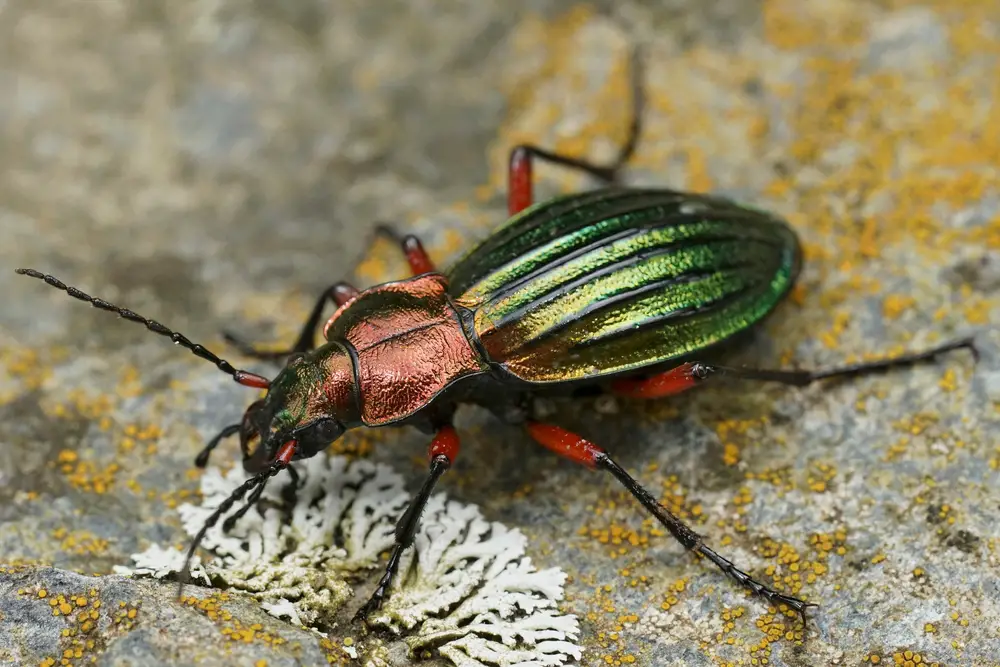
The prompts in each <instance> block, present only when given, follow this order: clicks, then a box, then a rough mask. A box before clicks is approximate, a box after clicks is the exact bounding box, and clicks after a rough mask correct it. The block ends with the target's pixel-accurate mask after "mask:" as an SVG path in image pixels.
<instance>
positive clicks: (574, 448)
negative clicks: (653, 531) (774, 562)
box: [527, 421, 814, 622]
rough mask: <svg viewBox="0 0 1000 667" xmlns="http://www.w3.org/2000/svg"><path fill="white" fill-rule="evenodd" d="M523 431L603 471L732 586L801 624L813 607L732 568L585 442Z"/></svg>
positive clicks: (531, 425) (552, 430)
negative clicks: (786, 610) (790, 613)
mask: <svg viewBox="0 0 1000 667" xmlns="http://www.w3.org/2000/svg"><path fill="white" fill-rule="evenodd" d="M527 428H528V433H529V434H530V435H531V437H532V438H533V439H535V440H536V441H537V442H539V443H540V444H541V445H543V446H544V447H546V448H548V449H551V450H552V451H554V452H556V453H557V454H559V455H561V456H565V457H566V458H568V459H570V460H571V461H575V462H577V463H582V464H584V465H586V466H588V467H589V468H592V469H599V470H605V471H607V472H609V473H611V474H612V475H613V476H614V477H615V478H616V479H617V480H618V481H619V482H620V483H621V484H622V486H624V487H625V488H626V489H628V491H629V493H631V494H632V495H633V496H634V497H635V499H636V500H638V501H639V502H640V503H641V504H642V506H643V507H644V508H646V511H647V512H649V513H650V514H652V515H653V517H654V518H656V520H657V521H659V522H660V523H661V524H663V526H664V527H665V528H666V529H667V530H669V531H670V534H671V535H673V536H674V539H676V540H677V541H678V542H680V543H681V544H682V545H683V546H684V548H685V549H688V550H689V551H695V552H697V553H699V554H701V555H702V556H704V557H705V558H707V559H709V560H710V561H712V562H713V563H715V565H716V566H717V567H718V568H719V569H720V570H722V571H723V572H724V573H725V574H726V575H728V576H729V577H731V578H732V579H733V580H734V581H735V582H736V583H738V584H740V585H741V586H743V587H745V588H747V589H749V590H750V591H752V592H753V593H755V594H757V595H760V596H761V597H764V598H765V599H767V601H768V602H770V603H772V604H774V605H775V606H778V605H782V604H785V605H788V606H789V607H791V608H792V609H794V610H795V611H797V612H799V614H801V615H802V620H803V622H805V610H806V608H807V607H811V606H814V605H812V604H810V603H808V602H805V601H803V600H799V599H798V598H793V597H791V596H788V595H782V594H781V593H778V592H777V591H775V590H773V589H771V588H769V587H768V586H765V585H764V584H762V583H760V582H759V581H756V580H755V579H753V578H752V577H751V576H750V575H749V574H747V573H746V572H744V571H742V570H740V569H739V568H737V567H736V566H735V565H733V563H732V561H730V560H728V559H727V558H723V557H722V556H720V555H719V554H717V553H716V552H715V551H713V550H712V549H710V548H708V547H707V546H705V543H704V541H702V538H701V536H700V535H699V534H698V533H696V532H694V531H693V530H691V529H690V528H689V527H688V526H687V525H686V524H685V523H684V522H683V521H681V520H680V518H679V517H677V516H676V515H675V514H673V513H672V512H671V511H670V510H668V509H667V508H666V507H664V506H663V505H661V504H660V503H659V502H658V501H657V500H656V498H655V497H653V495H652V494H651V493H650V492H649V491H647V490H646V489H644V488H643V487H642V485H640V484H639V482H637V481H636V480H635V478H633V477H632V476H631V475H629V474H628V473H627V472H626V471H625V469H624V468H622V467H621V466H620V465H618V464H617V463H615V461H614V460H613V459H612V458H611V457H610V456H608V454H607V452H605V451H604V450H603V449H602V448H600V447H598V446H597V445H595V444H594V443H592V442H590V441H589V440H586V439H584V438H581V437H580V436H578V435H576V434H575V433H571V432H570V431H567V430H565V429H561V428H559V427H558V426H551V425H549V424H542V423H539V422H534V421H529V422H528V424H527Z"/></svg>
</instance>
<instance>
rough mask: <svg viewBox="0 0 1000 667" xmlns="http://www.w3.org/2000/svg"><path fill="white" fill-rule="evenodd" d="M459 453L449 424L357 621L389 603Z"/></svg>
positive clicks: (441, 433) (430, 449)
mask: <svg viewBox="0 0 1000 667" xmlns="http://www.w3.org/2000/svg"><path fill="white" fill-rule="evenodd" d="M458 450H459V441H458V434H456V433H455V429H454V427H452V426H450V425H448V426H444V427H443V428H441V429H440V430H438V432H437V435H435V436H434V439H433V440H432V441H431V444H430V447H428V448H427V456H428V458H430V470H429V471H428V473H427V478H426V479H425V480H424V484H423V486H421V487H420V490H419V491H418V492H417V495H416V496H414V497H413V500H411V501H410V504H409V506H408V507H407V508H406V511H405V512H403V516H401V517H400V518H399V521H398V522H397V523H396V541H395V544H393V546H392V552H391V553H390V554H389V563H388V565H386V568H385V574H383V575H382V578H381V579H379V582H378V585H377V586H376V587H375V592H374V593H372V596H371V598H369V600H368V602H366V603H365V604H364V606H362V607H361V609H359V610H358V613H356V614H355V615H354V619H355V620H358V619H362V618H365V617H367V616H368V615H369V614H371V613H372V612H374V611H377V610H378V609H379V608H380V607H381V606H382V601H383V600H385V596H386V594H388V592H389V587H390V586H391V584H392V579H393V577H394V576H396V571H397V570H398V569H399V560H400V557H401V556H402V555H403V550H404V549H406V548H407V547H408V546H410V545H411V544H413V537H414V535H416V532H417V526H418V525H419V523H420V515H421V514H423V511H424V507H425V506H426V505H427V500H428V499H429V498H430V495H431V492H432V491H433V490H434V486H435V485H436V484H437V481H438V480H439V479H440V478H441V475H443V474H444V473H445V472H446V471H447V470H448V468H450V467H451V464H452V463H454V462H455V459H456V458H457V457H458Z"/></svg>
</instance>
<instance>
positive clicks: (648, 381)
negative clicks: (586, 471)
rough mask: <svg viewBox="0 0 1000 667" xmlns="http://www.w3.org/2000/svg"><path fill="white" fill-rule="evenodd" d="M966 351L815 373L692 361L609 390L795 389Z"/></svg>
mask: <svg viewBox="0 0 1000 667" xmlns="http://www.w3.org/2000/svg"><path fill="white" fill-rule="evenodd" d="M962 348H966V349H969V350H971V351H972V354H973V357H975V358H977V359H978V352H977V350H976V346H975V341H974V339H972V338H962V339H959V340H954V341H951V342H948V343H945V344H943V345H938V346H937V347H933V348H930V349H928V350H923V351H921V352H913V353H910V354H904V355H902V356H899V357H894V358H891V359H880V360H878V361H867V362H863V363H860V364H851V365H849V366H841V367H839V368H829V369H825V370H816V371H792V370H767V369H760V368H733V367H729V366H714V365H711V364H703V363H701V362H697V361H693V362H689V363H686V364H682V365H680V366H678V367H677V368H673V369H671V370H669V371H666V372H664V373H659V374H657V375H653V376H652V377H648V378H644V379H639V380H633V379H624V380H618V381H616V382H613V383H612V384H611V387H612V389H613V390H614V391H615V392H616V393H618V394H621V395H623V396H631V397H633V398H661V397H663V396H669V395H671V394H676V393H679V392H681V391H684V390H685V389H690V388H691V387H693V386H695V385H696V384H698V383H699V382H701V381H702V380H705V379H707V378H708V377H709V376H710V375H722V376H729V377H735V378H743V379H746V380H761V381H763V382H779V383H781V384H789V385H794V386H797V387H804V386H806V385H809V384H812V383H813V382H816V381H818V380H826V379H829V378H849V377H859V376H863V375H870V374H873V373H884V372H886V371H889V370H891V369H894V368H904V367H907V366H915V365H917V364H921V363H926V362H929V361H933V360H934V359H935V358H936V357H937V356H938V355H941V354H944V353H945V352H951V351H953V350H958V349H962Z"/></svg>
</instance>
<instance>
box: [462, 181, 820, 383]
mask: <svg viewBox="0 0 1000 667" xmlns="http://www.w3.org/2000/svg"><path fill="white" fill-rule="evenodd" d="M800 264H801V249H800V246H799V243H798V239H797V237H796V236H795V233H794V232H793V231H792V230H791V228H790V227H789V226H788V225H787V223H785V221H783V220H781V219H780V218H777V217H775V216H773V215H771V214H769V213H766V212H763V211H759V210H756V209H751V208H748V207H746V206H742V205H740V204H737V203H735V202H731V201H728V200H725V199H721V198H717V197H708V196H703V195H694V194H690V193H683V192H675V191H671V190H634V189H619V188H608V189H603V190H596V191H591V192H586V193H582V194H574V195H569V196H565V197H559V198H556V199H553V200H549V201H546V202H543V203H540V204H536V205H534V206H531V207H529V208H528V209H526V210H524V211H523V212H521V213H520V214H518V215H516V216H514V217H512V218H511V219H510V220H509V221H508V222H507V223H506V224H505V225H503V226H502V227H501V228H500V229H498V230H497V231H496V232H495V233H494V234H493V235H492V236H491V237H489V238H488V239H486V240H485V241H484V242H483V243H482V244H480V245H479V246H478V247H476V248H475V249H473V250H472V251H471V252H470V253H469V254H468V255H466V256H465V257H464V258H463V259H461V260H460V261H459V262H458V263H457V264H456V265H455V266H454V267H453V268H452V269H451V270H450V271H449V272H448V274H447V275H448V279H449V284H450V287H449V293H450V294H451V296H452V298H453V299H454V300H455V303H456V304H457V305H459V306H462V307H464V308H466V309H468V310H469V311H471V313H472V328H473V329H474V331H475V334H476V335H477V336H478V337H479V339H480V340H481V342H482V345H483V348H484V349H485V351H486V353H487V356H488V357H489V359H490V361H492V362H494V363H496V364H500V365H502V366H503V367H504V368H505V369H506V370H507V371H508V372H510V373H511V374H513V375H514V376H516V377H517V378H519V379H521V380H525V381H527V382H531V383H539V384H544V383H553V382H567V381H577V380H598V379H602V378H604V377H606V376H611V375H617V374H622V373H629V372H634V371H640V370H642V369H645V368H648V367H652V366H657V365H660V364H665V363H668V362H679V361H680V360H682V359H683V358H686V357H690V356H691V355H692V354H695V353H700V352H703V351H704V350H706V349H707V348H710V347H712V346H714V345H716V344H718V343H722V342H723V341H725V340H727V339H730V338H732V337H733V336H735V335H737V334H739V333H741V332H743V331H745V330H747V329H748V328H750V327H752V326H753V325H755V324H757V323H758V322H759V321H760V320H762V319H763V318H764V317H765V316H766V315H767V314H768V313H770V312H771V311H772V310H773V309H774V307H775V306H776V305H777V304H778V303H779V302H780V301H781V300H782V298H783V297H784V296H785V295H786V294H787V293H788V291H789V289H791V287H792V285H793V283H794V281H795V278H796V277H797V274H798V271H799V266H800Z"/></svg>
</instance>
